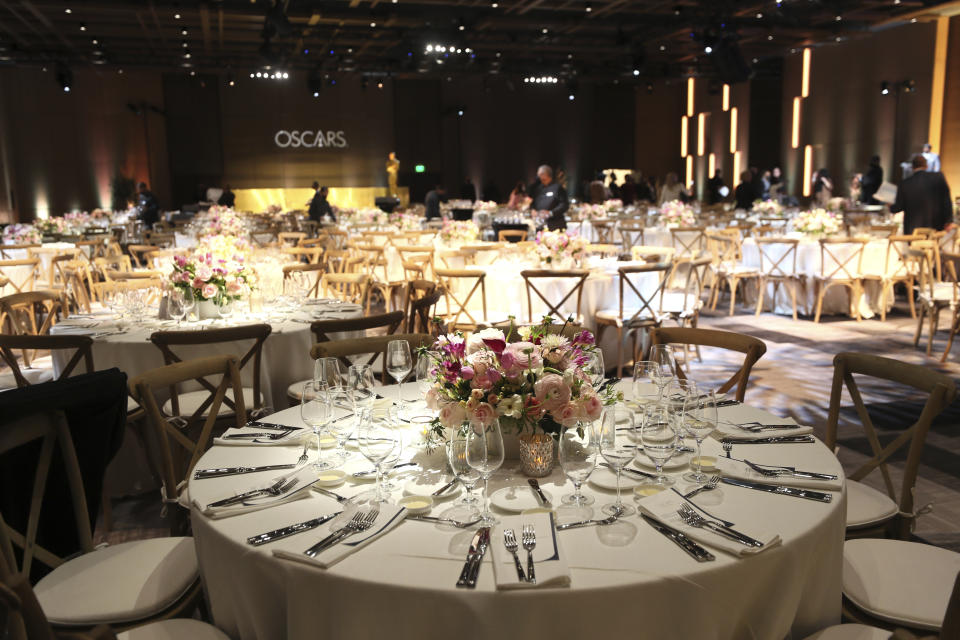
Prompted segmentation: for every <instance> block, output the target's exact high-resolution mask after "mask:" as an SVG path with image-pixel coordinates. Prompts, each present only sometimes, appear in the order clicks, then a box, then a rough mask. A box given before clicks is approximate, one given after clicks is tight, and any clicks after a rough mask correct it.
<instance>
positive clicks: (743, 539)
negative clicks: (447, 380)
mask: <svg viewBox="0 0 960 640" xmlns="http://www.w3.org/2000/svg"><path fill="white" fill-rule="evenodd" d="M677 515H679V516H680V518H681V519H682V520H683V521H684V522H686V523H687V524H688V525H690V526H691V527H698V528H701V527H702V528H705V529H709V530H710V531H713V532H714V533H719V534H720V535H722V536H724V537H725V538H730V539H731V540H735V541H737V542H739V543H740V544H742V545H744V546H747V547H762V546H763V543H762V542H760V541H759V540H756V539H754V538H751V537H750V536H748V535H744V534H742V533H740V532H739V531H736V530H734V529H731V528H730V527H724V526H723V525H720V524H717V523H716V522H711V521H710V520H707V519H706V518H704V517H703V516H701V515H700V514H699V513H697V512H696V511H694V510H693V509H691V508H690V506H689V505H687V504H686V503H684V504H682V505H680V508H679V509H677Z"/></svg>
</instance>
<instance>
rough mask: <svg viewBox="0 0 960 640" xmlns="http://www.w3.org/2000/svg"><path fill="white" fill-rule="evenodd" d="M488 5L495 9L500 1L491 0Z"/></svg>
mask: <svg viewBox="0 0 960 640" xmlns="http://www.w3.org/2000/svg"><path fill="white" fill-rule="evenodd" d="M490 6H491V7H493V8H494V9H496V8H497V7H499V6H500V3H499V2H497V0H493V2H491V3H490Z"/></svg>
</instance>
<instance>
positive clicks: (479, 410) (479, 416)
mask: <svg viewBox="0 0 960 640" xmlns="http://www.w3.org/2000/svg"><path fill="white" fill-rule="evenodd" d="M496 417H497V410H496V409H494V408H493V405H491V404H490V403H489V402H481V403H480V404H478V405H477V406H476V407H474V409H473V412H472V413H471V415H470V419H471V420H475V421H477V422H479V423H481V424H482V425H483V426H485V427H488V426H490V425H491V424H492V423H493V420H494V418H496Z"/></svg>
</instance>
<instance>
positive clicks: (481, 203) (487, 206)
mask: <svg viewBox="0 0 960 640" xmlns="http://www.w3.org/2000/svg"><path fill="white" fill-rule="evenodd" d="M499 208H500V205H498V204H497V203H496V202H494V201H493V200H477V201H476V202H475V203H474V205H473V210H474V211H486V212H488V213H493V212H494V211H496V210H497V209H499Z"/></svg>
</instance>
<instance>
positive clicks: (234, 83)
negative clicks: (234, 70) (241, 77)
mask: <svg viewBox="0 0 960 640" xmlns="http://www.w3.org/2000/svg"><path fill="white" fill-rule="evenodd" d="M227 84H228V85H229V86H231V87H232V86H234V85H236V84H237V83H236V82H234V81H233V80H230V81H229V82H227Z"/></svg>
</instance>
